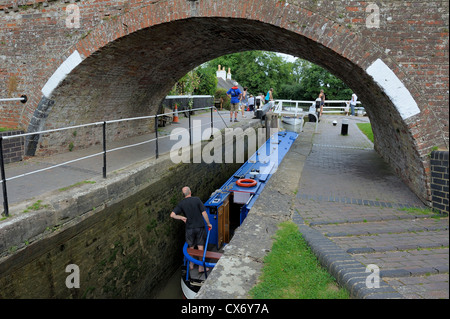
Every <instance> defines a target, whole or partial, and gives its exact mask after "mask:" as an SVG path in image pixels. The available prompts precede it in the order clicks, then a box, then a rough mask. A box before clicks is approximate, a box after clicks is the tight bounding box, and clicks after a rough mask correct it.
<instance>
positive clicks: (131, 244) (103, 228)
mask: <svg viewBox="0 0 450 319" xmlns="http://www.w3.org/2000/svg"><path fill="white" fill-rule="evenodd" d="M256 131H257V130H256V129H255V132H256ZM244 141H245V143H244V148H243V149H241V148H240V147H236V143H235V142H233V152H234V154H235V155H237V153H238V152H244V157H243V159H244V161H245V160H247V156H248V154H247V153H248V152H247V149H248V143H247V142H246V141H247V139H244ZM208 143H209V142H208V141H204V142H202V148H203V147H204V146H206V145H207V144H208ZM226 150H227V149H226V145H225V144H223V145H222V154H223V156H225V151H226ZM228 151H229V150H228ZM250 155H251V154H250ZM141 164H142V163H141ZM141 164H135V165H133V167H132V169H131V170H130V171H131V172H125V170H122V172H120V174H122V175H124V176H126V178H123V179H120V178H119V177H118V176H117V177H116V176H114V177H113V178H112V182H110V183H109V184H108V181H106V182H102V183H100V182H99V183H97V184H94V185H90V186H83V187H91V188H92V187H95V188H96V189H95V190H94V191H93V192H92V193H90V194H89V192H88V194H87V195H85V197H84V198H83V199H80V198H79V199H78V200H75V201H73V200H72V201H71V200H69V199H66V200H64V199H61V195H59V198H58V199H52V198H48V199H47V200H46V202H48V203H49V204H48V205H43V209H42V211H37V212H35V213H34V214H39V213H40V214H46V215H48V216H51V215H52V212H53V213H55V211H56V210H58V209H61V207H64V209H65V210H70V211H71V213H70V214H71V215H73V216H72V218H71V219H70V221H67V216H64V218H63V217H61V218H60V220H59V221H57V222H56V223H55V225H54V227H50V228H51V229H52V231H50V232H49V231H48V229H49V227H47V231H46V232H45V234H41V235H39V236H36V239H35V240H30V242H29V244H27V245H26V246H25V247H23V248H21V249H18V250H17V251H15V252H14V253H12V254H9V255H8V256H4V257H3V258H2V260H1V261H0V286H1V287H2V290H1V292H0V298H75V299H77V298H154V297H156V296H157V293H158V292H159V291H160V290H161V289H162V288H163V287H164V286H165V283H166V282H167V281H168V280H169V278H171V277H172V275H173V274H174V272H176V271H177V270H178V269H179V267H180V265H181V263H182V261H183V257H182V246H183V244H184V224H183V223H180V222H179V221H176V220H173V219H171V218H170V217H169V215H170V212H171V211H172V210H173V208H174V207H175V206H176V205H177V203H178V202H179V201H180V200H181V199H182V198H183V196H182V193H181V188H182V187H183V186H189V187H190V188H191V190H192V193H193V196H198V197H199V198H200V199H201V200H202V201H203V202H204V201H206V200H207V199H208V198H209V196H210V195H211V193H213V192H214V191H215V190H216V189H217V188H219V187H220V186H221V185H222V184H223V183H224V182H225V181H226V180H227V179H228V178H229V177H230V175H232V174H233V173H234V172H235V171H236V170H237V169H238V168H239V167H240V166H241V165H242V162H238V163H236V162H233V163H229V164H227V163H210V164H208V163H205V162H203V161H202V162H201V163H192V161H191V162H190V163H186V164H184V163H180V164H174V163H173V162H172V161H171V159H170V157H169V155H165V156H161V158H160V159H159V160H156V161H154V163H152V164H149V163H146V164H145V165H141ZM142 166H145V168H143V169H142V170H141V169H140V167H142ZM111 175H113V174H111ZM99 194H101V195H99ZM65 196H66V197H67V198H72V199H73V196H74V195H73V194H70V192H68V193H67V194H65ZM61 201H63V202H64V205H62V204H61ZM80 202H83V204H80ZM87 207H90V209H88V210H87V209H86V208H87ZM81 208H83V210H81ZM76 210H79V211H78V213H77V214H75V213H74V211H76ZM59 215H64V213H61V212H58V216H59ZM51 218H52V219H53V220H57V219H58V218H56V217H54V216H53V217H51ZM61 220H64V222H62V221H61ZM22 223H25V221H22ZM19 227H20V225H19ZM71 265H75V266H77V267H78V275H79V288H77V287H71V288H69V287H68V284H69V286H70V281H71V280H72V279H73V278H72V277H71V275H73V273H71V272H70V271H67V269H73V268H68V267H70V266H71Z"/></svg>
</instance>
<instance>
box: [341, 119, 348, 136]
mask: <svg viewBox="0 0 450 319" xmlns="http://www.w3.org/2000/svg"><path fill="white" fill-rule="evenodd" d="M341 135H348V119H343V120H342V127H341Z"/></svg>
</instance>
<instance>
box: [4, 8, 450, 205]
mask: <svg viewBox="0 0 450 319" xmlns="http://www.w3.org/2000/svg"><path fill="white" fill-rule="evenodd" d="M24 2H26V0H23V1H21V2H20V3H19V4H23V3H24ZM27 2H28V3H29V5H26V6H16V7H14V6H13V5H10V3H12V0H0V96H20V95H21V94H27V96H28V97H29V101H28V102H27V103H26V104H25V105H22V104H20V102H17V103H8V104H2V105H1V108H0V125H2V126H7V127H14V126H18V127H20V128H23V129H25V130H28V131H38V130H40V129H48V128H56V127H61V126H67V125H74V124H82V123H87V122H93V121H98V120H108V119H111V118H118V117H129V116H137V115H148V114H154V113H155V111H156V108H157V106H158V104H159V102H160V101H161V100H162V99H163V97H164V96H165V95H166V93H167V91H168V90H169V89H170V87H171V86H172V84H173V83H174V82H175V81H176V80H177V79H178V78H179V77H181V76H182V75H184V74H185V73H186V72H187V71H189V70H190V69H192V68H193V67H195V66H197V65H199V64H201V63H203V62H206V61H208V60H210V59H212V58H215V57H217V56H221V55H223V54H227V53H232V52H239V51H242V50H254V49H264V50H273V51H280V52H285V53H290V54H293V55H296V56H299V57H302V58H305V59H308V60H310V61H312V62H314V63H317V64H319V65H321V66H323V67H325V68H327V69H328V70H330V71H331V72H333V73H334V74H335V75H337V76H339V77H341V78H342V79H343V80H344V81H345V82H346V83H347V84H348V85H349V86H350V87H352V89H353V90H354V91H355V92H356V93H357V95H358V96H359V97H360V99H361V100H362V101H363V102H364V106H365V107H366V110H367V112H368V114H369V116H370V118H371V121H372V124H373V128H374V133H375V138H376V147H377V150H378V151H379V153H380V154H381V155H382V156H383V157H384V158H385V159H386V160H387V161H388V162H390V163H391V164H392V166H393V167H394V168H395V170H396V171H397V172H398V173H399V175H401V176H403V178H404V179H405V181H406V182H407V183H408V185H410V186H411V188H412V189H413V190H414V191H415V192H416V193H417V194H418V195H419V196H420V197H422V198H424V199H429V198H430V194H431V191H430V172H429V171H430V165H429V160H428V157H427V156H426V155H427V154H428V153H429V152H430V150H431V149H432V148H433V147H434V146H441V147H444V148H448V140H449V136H448V122H449V120H448V115H449V114H448V110H449V107H448V90H449V87H448V83H449V81H448V72H449V71H448V59H449V56H448V52H449V51H448V29H449V25H448V11H449V10H448V9H449V4H448V2H447V1H440V0H439V1H438V0H435V1H413V0H411V1H385V2H383V3H379V4H378V5H379V6H378V8H379V26H378V28H368V27H367V23H366V22H367V20H368V18H370V13H371V12H366V9H367V6H368V4H369V3H368V2H365V1H349V0H346V1H331V0H327V1H324V0H317V1H311V0H294V1H288V2H287V1H275V0H250V1H244V0H227V1H225V0H218V1H213V0H199V1H187V0H165V1H141V0H130V1H124V0H122V1H119V0H103V1H101V0H90V1H76V2H75V4H76V5H77V6H78V8H79V12H80V28H68V27H67V26H66V18H67V16H68V12H66V10H65V9H66V8H67V6H68V5H69V4H70V1H68V0H66V1H64V0H62V1H47V2H43V1H36V0H28V1H27ZM5 5H6V6H5ZM75 50H77V51H78V52H79V53H80V55H81V57H82V58H83V62H82V63H81V64H79V65H78V66H77V67H76V68H75V69H74V70H73V71H72V72H71V73H70V74H69V75H68V77H67V78H66V79H65V81H64V82H62V83H61V84H60V85H59V87H58V88H56V89H55V90H54V91H53V94H52V96H50V97H48V98H49V99H50V100H46V99H43V97H42V93H41V89H42V88H43V86H44V85H45V83H46V82H47V81H48V79H49V78H50V77H51V75H52V74H53V73H54V72H55V70H56V69H57V68H58V67H59V66H60V65H61V63H62V62H63V61H65V59H66V58H67V57H69V56H70V54H72V53H73V52H74V51H75ZM377 59H381V60H382V61H383V62H384V63H385V64H386V65H387V66H388V67H389V68H390V69H391V70H392V71H393V72H394V73H395V75H396V76H397V77H398V78H399V79H400V80H401V81H402V83H403V84H404V86H405V87H406V88H407V89H408V91H409V92H410V93H411V95H412V96H413V98H414V100H415V102H416V103H417V105H418V107H419V109H420V113H419V114H417V115H414V116H412V117H409V118H406V119H403V118H402V116H400V114H399V112H398V111H397V110H396V108H395V106H394V104H393V103H392V102H391V100H390V99H389V98H388V97H387V96H386V94H385V93H384V92H383V91H382V90H381V89H380V87H379V86H378V85H376V83H374V81H373V79H372V78H371V77H370V76H369V75H368V74H367V73H366V71H365V70H366V69H367V68H368V67H369V66H370V65H371V64H372V63H373V62H374V61H376V60H377ZM140 129H141V128H140ZM129 130H131V131H130V132H127V134H123V135H132V134H133V132H132V131H133V130H134V128H133V127H132V126H131V127H129ZM58 143H59V144H58ZM62 144H63V142H61V138H57V139H55V142H52V141H51V140H48V139H47V140H46V139H45V138H43V139H41V140H40V141H39V145H38V146H37V151H38V152H42V151H48V152H54V151H57V150H58V147H60V145H62Z"/></svg>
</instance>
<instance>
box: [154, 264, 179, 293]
mask: <svg viewBox="0 0 450 319" xmlns="http://www.w3.org/2000/svg"><path fill="white" fill-rule="evenodd" d="M155 299H183V292H182V291H181V266H180V267H179V268H178V269H177V270H176V271H175V272H174V273H173V275H172V276H171V277H170V278H169V280H168V281H167V283H166V285H165V286H164V287H163V288H162V289H161V290H160V291H159V292H158V293H157V294H156V296H155Z"/></svg>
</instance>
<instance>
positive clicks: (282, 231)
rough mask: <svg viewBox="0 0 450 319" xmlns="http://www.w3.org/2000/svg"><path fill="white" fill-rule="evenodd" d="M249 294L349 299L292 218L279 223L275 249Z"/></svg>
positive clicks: (262, 296) (294, 297) (256, 297)
mask: <svg viewBox="0 0 450 319" xmlns="http://www.w3.org/2000/svg"><path fill="white" fill-rule="evenodd" d="M259 281H260V282H259V283H258V284H257V285H256V286H255V287H253V288H252V290H251V291H250V296H251V297H252V298H255V299H348V298H349V294H348V292H347V290H345V289H342V288H340V287H339V286H338V285H337V283H336V281H335V279H334V278H333V277H332V276H331V275H330V274H329V273H328V272H327V271H326V269H324V268H323V267H322V266H321V265H320V263H319V262H318V260H317V258H316V256H315V255H314V254H313V253H312V252H311V250H310V248H309V246H308V244H307V243H306V242H305V240H304V239H303V237H302V236H301V234H300V232H299V231H298V228H297V225H295V224H294V223H293V222H292V221H289V222H284V223H281V224H280V225H279V230H278V231H277V233H276V237H275V242H274V244H273V247H272V251H271V252H270V253H269V254H268V255H267V256H266V257H265V258H264V266H263V273H262V275H261V277H260V278H259Z"/></svg>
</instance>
